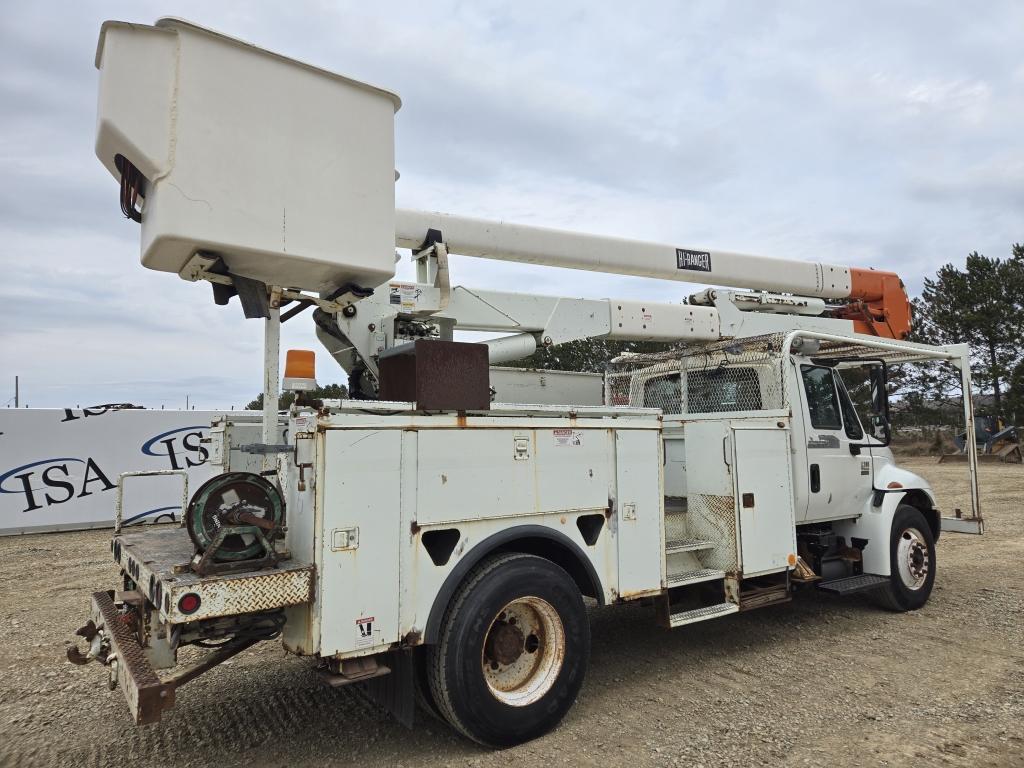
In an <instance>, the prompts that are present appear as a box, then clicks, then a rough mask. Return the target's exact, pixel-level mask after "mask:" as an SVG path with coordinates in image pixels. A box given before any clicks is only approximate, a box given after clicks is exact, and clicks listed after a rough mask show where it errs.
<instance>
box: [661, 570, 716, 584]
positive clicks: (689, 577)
mask: <svg viewBox="0 0 1024 768" xmlns="http://www.w3.org/2000/svg"><path fill="white" fill-rule="evenodd" d="M724 578H725V571H714V570H711V569H710V568H702V569H701V570H699V571H683V572H682V573H674V574H672V575H670V576H669V577H668V578H666V579H665V582H666V584H667V585H668V587H669V589H673V588H675V587H685V586H686V585H688V584H700V583H701V582H704V581H715V580H716V579H724Z"/></svg>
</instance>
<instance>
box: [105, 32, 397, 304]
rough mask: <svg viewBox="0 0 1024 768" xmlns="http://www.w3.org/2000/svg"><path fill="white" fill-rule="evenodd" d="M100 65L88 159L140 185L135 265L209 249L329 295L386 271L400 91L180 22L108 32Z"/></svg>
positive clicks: (171, 265)
mask: <svg viewBox="0 0 1024 768" xmlns="http://www.w3.org/2000/svg"><path fill="white" fill-rule="evenodd" d="M96 67H97V69H99V70H100V87H99V107H98V118H97V127H96V154H97V156H98V157H99V159H100V160H101V161H102V162H103V164H104V165H105V166H106V167H107V169H108V170H109V171H110V172H111V173H112V174H113V175H114V177H115V178H116V179H120V178H121V172H120V170H119V169H118V167H117V165H116V162H115V158H116V157H117V156H118V155H122V156H123V157H125V158H127V159H128V161H130V162H131V163H132V164H133V165H134V166H135V167H136V168H137V169H138V170H139V171H140V172H141V173H142V175H143V176H144V177H145V181H144V182H143V187H142V191H143V193H144V203H143V205H142V263H143V265H144V266H147V267H149V268H151V269H157V270H161V271H166V272H179V271H180V270H181V269H182V268H183V267H184V266H185V264H186V262H187V261H188V260H189V259H190V258H191V257H192V255H193V254H194V253H196V252H197V251H204V252H209V253H211V254H215V255H219V256H221V257H222V258H223V259H224V262H225V264H226V265H227V266H228V268H229V269H230V270H231V272H233V273H235V274H239V275H242V276H244V277H249V278H253V279H256V280H261V281H263V282H265V283H267V284H270V285H279V286H284V287H294V288H301V289H305V290H310V291H324V292H327V291H331V290H333V289H335V288H337V287H340V286H341V285H343V284H346V283H354V284H356V285H358V286H361V287H366V288H373V287H375V286H377V285H379V284H380V283H382V282H385V281H386V280H388V279H390V278H391V277H392V276H393V274H394V262H395V252H394V242H395V240H394V237H395V226H394V215H395V189H394V186H395V171H394V168H395V157H394V115H395V111H396V110H397V109H398V108H399V106H400V105H401V102H400V101H399V99H398V97H397V96H395V95H394V94H392V93H390V92H388V91H384V90H381V89H379V88H375V87H373V86H370V85H367V84H365V83H361V82H358V81H355V80H351V79H349V78H346V77H342V76H341V75H336V74H333V73H331V72H327V71H325V70H322V69H317V68H316V67H312V66H310V65H308V64H303V63H302V62H298V61H295V60H293V59H288V58H285V57H283V56H278V55H277V54H274V53H270V52H269V51H265V50H263V49H261V48H257V47H256V46H253V45H250V44H249V43H245V42H242V41H240V40H236V39H234V38H231V37H227V36H225V35H221V34H218V33H216V32H213V31H210V30H207V29H204V28H202V27H198V26H196V25H194V24H190V23H189V22H186V21H181V20H178V19H161V20H160V21H158V22H157V23H156V25H155V26H145V25H138V24H128V23H125V22H117V21H108V22H106V23H105V24H104V25H103V28H102V30H101V32H100V39H99V45H98V48H97V51H96ZM112 203H113V201H112Z"/></svg>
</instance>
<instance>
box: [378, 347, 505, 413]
mask: <svg viewBox="0 0 1024 768" xmlns="http://www.w3.org/2000/svg"><path fill="white" fill-rule="evenodd" d="M378 367H379V372H380V398H381V399H382V400H402V401H408V402H415V403H416V406H417V407H418V408H419V409H420V410H424V411H482V410H487V409H489V408H490V405H491V389H490V378H489V374H490V371H489V367H488V358H487V346H486V345H485V344H469V343H465V342H460V341H440V340H438V339H417V340H416V341H413V342H410V343H409V344H403V345H401V346H398V347H394V348H392V349H389V350H386V351H385V352H382V353H381V355H380V358H379V360H378Z"/></svg>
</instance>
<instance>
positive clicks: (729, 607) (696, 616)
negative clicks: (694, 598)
mask: <svg viewBox="0 0 1024 768" xmlns="http://www.w3.org/2000/svg"><path fill="white" fill-rule="evenodd" d="M739 609H740V607H739V606H738V605H736V603H722V604H720V605H709V606H707V607H705V608H695V609H694V610H692V611H683V612H682V613H673V614H672V615H671V616H669V626H671V627H681V626H683V625H684V624H696V623H697V622H698V621H707V620H708V619H717V618H718V617H719V616H728V615H729V614H730V613H737V612H738V611H739Z"/></svg>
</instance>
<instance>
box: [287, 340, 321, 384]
mask: <svg viewBox="0 0 1024 768" xmlns="http://www.w3.org/2000/svg"><path fill="white" fill-rule="evenodd" d="M282 389H286V390H290V391H292V392H308V391H310V390H312V389H316V355H315V354H313V352H312V351H311V350H308V349H289V350H288V352H287V353H286V356H285V361H284V382H283V386H282Z"/></svg>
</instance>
